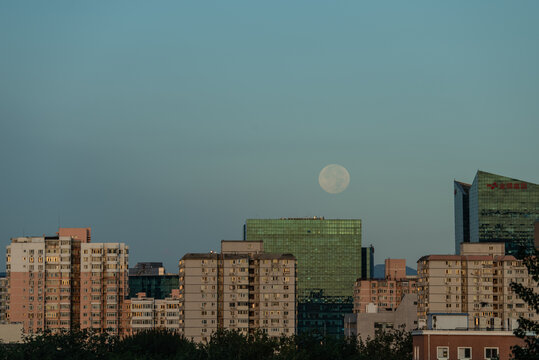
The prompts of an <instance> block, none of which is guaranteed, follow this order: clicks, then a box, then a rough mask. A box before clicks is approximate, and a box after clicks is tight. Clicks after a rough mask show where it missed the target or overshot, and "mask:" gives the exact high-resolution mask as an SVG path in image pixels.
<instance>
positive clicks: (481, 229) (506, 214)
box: [454, 171, 539, 255]
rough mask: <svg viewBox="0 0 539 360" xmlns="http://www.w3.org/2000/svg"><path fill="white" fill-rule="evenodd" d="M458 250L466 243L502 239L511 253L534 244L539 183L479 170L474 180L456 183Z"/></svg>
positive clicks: (538, 215) (456, 245)
mask: <svg viewBox="0 0 539 360" xmlns="http://www.w3.org/2000/svg"><path fill="white" fill-rule="evenodd" d="M454 195H455V252H456V254H458V252H459V250H460V243H462V242H464V243H467V242H472V243H477V242H503V243H504V244H505V251H506V254H508V255H517V254H518V251H519V248H520V247H524V248H526V249H527V250H528V251H530V250H531V249H533V247H534V223H535V222H536V221H538V220H539V185H537V184H534V183H531V182H526V181H522V180H517V179H513V178H509V177H506V176H501V175H496V174H491V173H487V172H484V171H478V172H477V174H476V175H475V178H474V181H473V183H472V184H471V185H470V184H465V183H462V182H459V181H455V182H454Z"/></svg>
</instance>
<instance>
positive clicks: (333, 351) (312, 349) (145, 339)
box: [0, 329, 412, 360]
mask: <svg viewBox="0 0 539 360" xmlns="http://www.w3.org/2000/svg"><path fill="white" fill-rule="evenodd" d="M0 359H9V360H19V359H40V360H49V359H51V360H52V359H54V360H60V359H77V360H90V359H91V360H93V359H111V360H123V359H125V360H127V359H129V360H132V359H139V360H142V359H193V360H228V359H234V360H251V359H255V360H285V359H293V360H311V359H312V360H315V359H316V360H326V359H327V360H338V359H350V360H367V359H368V360H377V359H380V360H407V359H410V360H411V359H412V337H411V335H410V333H409V332H406V331H404V330H403V329H394V330H390V331H386V332H381V333H378V334H377V336H376V337H375V338H374V339H368V340H366V341H357V340H355V339H335V338H331V337H325V338H324V337H320V336H317V335H297V336H290V337H281V338H270V337H268V336H267V335H265V334H262V333H256V334H252V335H248V336H244V335H241V334H239V333H237V332H234V331H218V332H216V333H214V334H213V336H212V337H211V339H210V341H209V342H208V343H206V344H197V343H194V342H192V341H190V340H187V339H185V338H183V337H181V336H178V335H176V334H174V333H172V332H169V331H165V330H152V331H145V332H141V333H137V334H135V335H132V336H128V337H125V338H121V339H120V338H118V337H114V336H110V335H106V334H92V333H89V332H86V331H72V332H64V333H59V334H52V333H44V334H40V335H37V336H34V337H31V338H30V337H29V338H26V339H25V341H24V343H23V344H18V345H0Z"/></svg>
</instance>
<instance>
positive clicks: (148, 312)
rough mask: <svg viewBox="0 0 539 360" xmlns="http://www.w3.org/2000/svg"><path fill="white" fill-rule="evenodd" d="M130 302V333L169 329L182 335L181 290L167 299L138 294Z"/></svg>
mask: <svg viewBox="0 0 539 360" xmlns="http://www.w3.org/2000/svg"><path fill="white" fill-rule="evenodd" d="M128 302H129V303H130V316H129V319H130V326H129V328H130V333H132V334H133V333H137V332H140V331H145V330H152V329H167V330H171V331H175V332H177V333H180V334H181V333H182V331H181V329H180V305H181V304H180V297H179V290H175V291H173V292H172V295H171V296H170V297H167V298H165V299H153V298H148V297H146V294H145V293H138V294H137V297H136V298H131V299H129V300H128Z"/></svg>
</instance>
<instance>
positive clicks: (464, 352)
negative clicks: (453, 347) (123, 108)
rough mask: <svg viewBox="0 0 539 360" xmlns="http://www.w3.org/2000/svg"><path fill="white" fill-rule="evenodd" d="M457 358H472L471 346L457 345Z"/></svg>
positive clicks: (465, 359)
mask: <svg viewBox="0 0 539 360" xmlns="http://www.w3.org/2000/svg"><path fill="white" fill-rule="evenodd" d="M458 350H459V356H458V359H459V360H469V359H471V358H472V348H470V347H459V349H458Z"/></svg>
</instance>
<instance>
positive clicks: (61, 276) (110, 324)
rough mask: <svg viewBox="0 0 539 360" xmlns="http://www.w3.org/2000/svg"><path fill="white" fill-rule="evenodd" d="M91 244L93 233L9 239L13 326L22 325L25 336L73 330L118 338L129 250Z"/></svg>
mask: <svg viewBox="0 0 539 360" xmlns="http://www.w3.org/2000/svg"><path fill="white" fill-rule="evenodd" d="M90 241H91V230H90V228H60V230H59V231H58V233H57V235H56V236H43V237H18V238H12V239H11V244H10V245H8V246H7V248H6V253H7V264H6V270H7V274H8V282H9V300H10V304H9V310H8V318H9V322H10V323H22V324H23V328H24V331H25V332H26V333H33V332H40V331H44V330H69V329H72V328H81V329H95V330H97V331H104V330H107V331H109V332H111V333H113V334H118V333H119V331H120V321H119V319H120V316H121V308H122V302H123V299H124V298H125V296H126V295H127V293H128V288H127V287H128V282H127V267H128V248H127V246H125V244H122V243H110V244H108V243H107V244H105V243H91V242H90Z"/></svg>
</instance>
